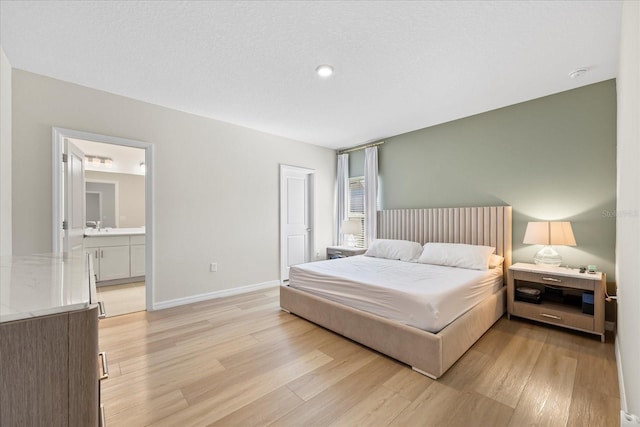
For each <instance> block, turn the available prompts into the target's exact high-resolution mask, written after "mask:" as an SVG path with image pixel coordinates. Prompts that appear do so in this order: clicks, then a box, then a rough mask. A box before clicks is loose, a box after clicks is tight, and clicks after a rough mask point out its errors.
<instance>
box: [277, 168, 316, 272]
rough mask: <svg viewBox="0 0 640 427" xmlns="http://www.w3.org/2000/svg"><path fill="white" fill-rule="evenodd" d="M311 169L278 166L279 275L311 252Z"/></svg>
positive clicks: (309, 258) (304, 259)
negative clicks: (279, 173)
mask: <svg viewBox="0 0 640 427" xmlns="http://www.w3.org/2000/svg"><path fill="white" fill-rule="evenodd" d="M313 173H314V171H313V170H310V169H303V168H297V167H292V166H281V175H280V226H281V240H280V241H281V248H280V267H281V272H280V279H281V280H282V281H284V280H288V279H289V267H290V266H292V265H296V264H302V263H305V262H309V261H311V259H312V253H313V247H314V244H313V240H314V239H313V221H314V216H315V215H314V212H313V208H314V205H313V176H314V175H313Z"/></svg>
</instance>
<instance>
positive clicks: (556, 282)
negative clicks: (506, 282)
mask: <svg viewBox="0 0 640 427" xmlns="http://www.w3.org/2000/svg"><path fill="white" fill-rule="evenodd" d="M513 278H514V279H515V280H523V281H526V282H533V283H541V284H544V285H550V286H562V287H564V288H573V289H583V290H585V291H593V290H594V289H595V283H594V281H593V280H585V279H576V278H575V277H567V276H561V275H557V274H547V273H533V272H530V271H514V272H513Z"/></svg>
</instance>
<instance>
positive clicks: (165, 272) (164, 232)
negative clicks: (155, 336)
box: [12, 69, 336, 303]
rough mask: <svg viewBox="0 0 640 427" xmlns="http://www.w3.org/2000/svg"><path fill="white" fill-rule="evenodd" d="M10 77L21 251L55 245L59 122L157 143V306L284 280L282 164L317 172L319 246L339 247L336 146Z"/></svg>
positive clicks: (39, 79) (20, 75) (16, 233)
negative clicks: (54, 134) (55, 130)
mask: <svg viewBox="0 0 640 427" xmlns="http://www.w3.org/2000/svg"><path fill="white" fill-rule="evenodd" d="M12 80H13V165H14V168H13V195H14V197H13V218H14V221H13V251H14V254H16V255H21V254H29V253H34V252H50V251H51V248H52V245H51V239H52V230H51V223H52V220H51V218H52V217H51V215H52V207H51V204H52V203H51V176H52V170H51V169H52V168H51V163H52V162H51V152H52V141H51V127H52V126H57V127H62V128H68V129H76V130H80V131H86V132H92V133H97V134H102V135H109V136H116V137H121V138H127V139H133V140H138V141H144V142H148V143H152V144H153V145H154V149H153V155H154V159H153V160H154V161H153V167H154V170H153V180H154V194H153V198H154V205H153V207H154V209H153V215H154V230H153V239H154V241H153V243H154V244H153V249H154V250H153V254H154V263H153V268H154V271H153V273H154V274H153V277H154V287H153V289H154V296H153V300H154V303H172V302H175V303H177V302H180V301H184V300H185V299H188V298H190V297H197V296H198V295H208V294H210V293H212V292H219V291H226V290H230V289H233V288H239V287H242V286H248V285H256V284H262V283H270V282H272V281H277V280H279V278H280V263H279V258H280V249H279V248H280V238H279V209H280V203H279V189H280V179H279V173H280V164H288V165H294V166H301V167H307V168H310V169H315V170H316V181H315V182H316V194H315V197H316V206H317V215H316V218H317V223H316V233H317V240H316V245H317V247H316V251H317V252H320V253H324V252H325V248H326V246H328V245H331V244H332V243H333V241H332V236H333V231H332V230H333V204H334V188H335V173H336V155H335V151H334V150H329V149H327V148H321V147H317V146H314V145H310V144H305V143H302V142H299V141H293V140H290V139H286V138H282V137H278V136H275V135H269V134H266V133H263V132H258V131H255V130H251V129H248V128H243V127H240V126H236V125H232V124H229V123H224V122H221V121H217V120H212V119H208V118H205V117H200V116H196V115H193V114H187V113H183V112H179V111H176V110H171V109H168V108H164V107H160V106H157V105H153V104H149V103H145V102H141V101H136V100H133V99H130V98H125V97H122V96H118V95H114V94H110V93H106V92H102V91H99V90H94V89H90V88H87V87H83V86H80V85H76V84H71V83H67V82H63V81H60V80H55V79H51V78H48V77H44V76H41V75H37V74H33V73H28V72H25V71H22V70H17V69H14V70H13V79H12ZM16 165H28V166H29V167H15V166H16ZM147 225H148V224H147ZM211 262H217V263H218V271H217V272H216V273H211V272H209V263H211Z"/></svg>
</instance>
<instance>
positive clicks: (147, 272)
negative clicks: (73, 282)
mask: <svg viewBox="0 0 640 427" xmlns="http://www.w3.org/2000/svg"><path fill="white" fill-rule="evenodd" d="M53 134H54V136H53V143H54V150H53V151H54V159H61V158H64V156H63V154H65V153H66V151H71V150H74V154H75V155H76V157H78V156H77V153H81V156H82V157H81V158H82V159H83V161H82V168H81V169H82V171H81V173H80V175H81V176H82V183H81V184H76V187H77V188H81V190H80V191H66V198H67V199H70V198H74V199H77V200H76V201H75V206H81V210H82V215H81V218H83V224H82V225H83V227H82V230H81V233H82V241H83V250H84V251H86V252H87V253H89V254H90V255H91V257H92V259H93V265H94V271H95V276H96V285H97V291H98V299H99V300H101V301H102V302H103V303H104V305H105V308H106V312H107V316H108V317H111V316H116V315H121V314H128V313H132V312H136V311H143V310H146V309H148V308H149V309H151V308H152V307H153V305H152V301H153V269H152V259H153V258H152V256H151V255H152V249H153V247H152V236H151V234H150V231H151V230H152V224H151V221H152V218H153V215H152V212H151V209H152V186H151V184H152V183H151V179H150V175H151V171H152V165H151V161H152V152H151V150H152V145H151V144H147V143H143V142H140V141H132V140H127V139H122V138H115V137H109V136H105V135H97V134H91V133H87V132H80V131H74V130H70V129H60V128H54V132H53ZM70 147H73V148H70ZM56 163H57V162H56V161H54V165H55V164H56ZM60 164H61V165H63V162H60ZM54 169H57V170H54V185H53V188H54V190H53V193H54V200H53V201H54V227H53V228H54V236H53V241H54V245H53V246H54V247H53V249H54V252H63V251H65V248H66V247H67V245H65V236H66V234H69V228H73V227H71V226H70V225H69V224H68V222H67V221H65V219H66V218H65V215H64V211H65V205H66V204H67V202H68V200H65V191H64V189H65V173H64V170H65V167H64V166H60V167H58V166H57V165H56V166H54ZM76 169H78V168H76ZM74 179H76V178H74ZM67 181H70V178H67ZM73 209H74V210H75V209H76V208H73ZM78 209H79V208H78ZM67 210H68V208H67ZM76 222H77V221H76ZM63 224H64V225H63ZM65 225H66V229H65ZM74 233H75V234H77V233H76V232H75V231H74Z"/></svg>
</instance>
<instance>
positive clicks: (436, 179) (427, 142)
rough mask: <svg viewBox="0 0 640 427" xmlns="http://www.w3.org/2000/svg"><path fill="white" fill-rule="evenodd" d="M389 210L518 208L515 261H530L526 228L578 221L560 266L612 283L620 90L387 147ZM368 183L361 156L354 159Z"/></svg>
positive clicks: (538, 102) (536, 105)
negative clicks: (592, 269)
mask: <svg viewBox="0 0 640 427" xmlns="http://www.w3.org/2000/svg"><path fill="white" fill-rule="evenodd" d="M384 141H385V143H384V144H383V145H382V146H380V147H379V148H378V149H379V152H378V153H379V154H378V156H379V174H380V197H381V205H382V208H383V209H397V208H422V207H454V206H456V207H457V206H488V205H511V206H513V249H514V251H513V258H514V262H518V261H522V262H532V261H533V256H534V254H535V253H536V252H537V251H538V250H539V249H540V248H541V247H540V246H533V245H523V244H522V239H523V237H524V231H525V228H526V225H527V222H528V221H542V220H563V221H571V223H572V226H573V231H574V234H575V237H576V241H577V246H576V247H559V248H557V249H558V252H559V253H560V255H561V256H562V257H563V264H565V263H567V264H568V265H570V266H579V265H587V264H595V265H597V267H598V269H599V270H601V271H604V272H605V273H606V274H607V280H608V281H612V280H614V270H615V268H614V265H615V233H616V229H615V227H616V225H615V224H616V221H615V209H616V84H615V80H608V81H604V82H601V83H597V84H592V85H589V86H584V87H581V88H578V89H574V90H570V91H567V92H562V93H558V94H554V95H550V96H546V97H543V98H538V99H534V100H531V101H527V102H523V103H520V104H516V105H512V106H509V107H505V108H501V109H498V110H493V111H489V112H486V113H482V114H478V115H475V116H471V117H467V118H464V119H460V120H456V121H453V122H448V123H444V124H441V125H437V126H432V127H429V128H425V129H420V130H417V131H414V132H410V133H406V134H402V135H398V136H394V137H391V138H385V139H384ZM350 160H351V161H350V163H351V166H350V170H351V173H350V175H351V176H356V175H362V169H363V167H362V165H361V164H362V163H363V161H364V155H363V153H360V152H357V153H352V155H351V156H350Z"/></svg>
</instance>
